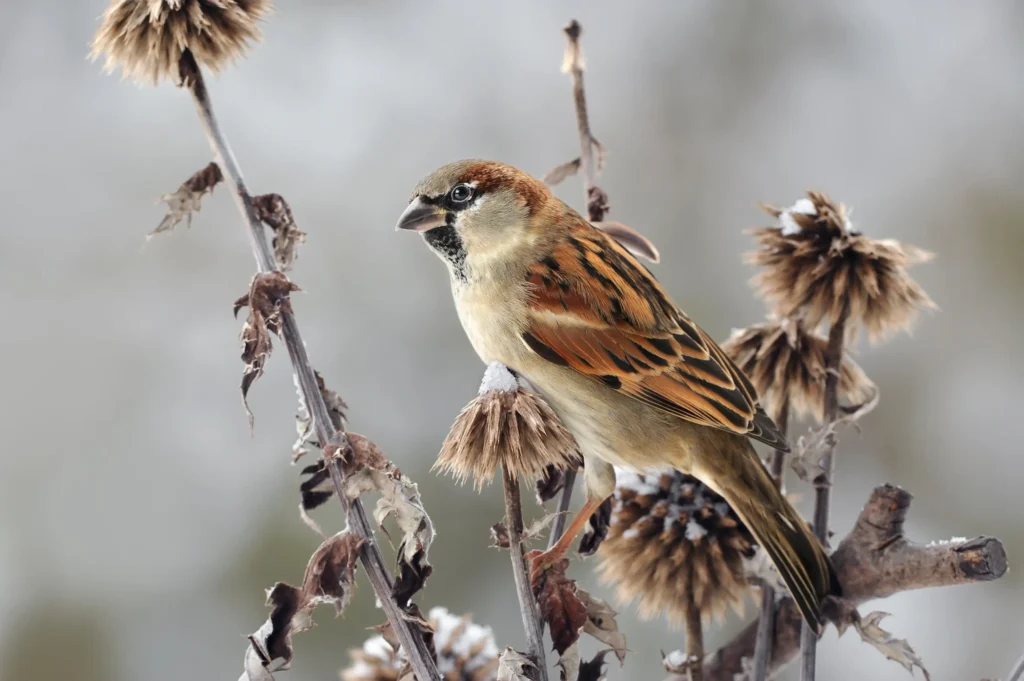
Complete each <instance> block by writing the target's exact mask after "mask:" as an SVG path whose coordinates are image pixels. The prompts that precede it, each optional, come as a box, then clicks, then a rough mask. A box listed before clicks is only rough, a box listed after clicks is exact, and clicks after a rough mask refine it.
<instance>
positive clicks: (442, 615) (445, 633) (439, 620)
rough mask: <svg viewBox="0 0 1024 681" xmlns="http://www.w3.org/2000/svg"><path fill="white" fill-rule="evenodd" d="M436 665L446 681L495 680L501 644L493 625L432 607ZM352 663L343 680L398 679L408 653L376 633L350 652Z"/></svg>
mask: <svg viewBox="0 0 1024 681" xmlns="http://www.w3.org/2000/svg"><path fill="white" fill-rule="evenodd" d="M430 627H431V629H433V630H434V648H435V649H436V651H437V667H438V670H439V671H440V672H441V674H442V675H443V676H444V680H445V681H494V679H496V678H497V671H498V647H497V645H496V644H495V643H494V636H493V634H492V633H491V629H490V627H481V626H480V625H478V624H473V622H472V620H471V619H470V617H469V616H468V615H466V616H465V617H457V616H456V615H453V614H451V613H449V612H448V611H447V610H446V609H444V608H434V609H433V610H431V611H430ZM349 654H350V655H351V657H352V664H351V665H349V666H348V667H347V668H346V669H343V670H342V672H341V681H398V679H399V678H400V674H401V673H402V670H403V668H404V667H405V664H406V661H405V655H404V654H403V653H402V652H401V650H399V651H397V652H396V650H395V648H394V647H393V646H392V645H391V644H390V643H388V642H387V640H385V638H384V637H383V636H374V637H373V638H371V639H369V640H367V641H366V643H364V644H363V647H362V648H360V649H358V650H352V651H350V653H349Z"/></svg>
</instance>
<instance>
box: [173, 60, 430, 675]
mask: <svg viewBox="0 0 1024 681" xmlns="http://www.w3.org/2000/svg"><path fill="white" fill-rule="evenodd" d="M179 73H180V76H181V79H182V81H183V84H184V87H186V88H187V89H188V90H189V92H191V94H192V99H193V100H194V102H195V105H196V111H197V112H198V114H199V120H200V122H201V123H202V126H203V132H205V133H206V138H207V140H208V141H209V143H210V148H211V149H212V151H213V156H214V160H215V161H216V162H217V164H218V165H219V166H220V168H221V170H222V171H223V173H224V177H225V178H226V179H227V181H228V182H229V183H230V185H231V191H232V196H234V198H235V203H236V204H237V206H238V210H239V211H240V212H241V213H242V217H243V219H244V220H245V223H246V226H247V227H248V230H247V233H248V235H249V244H250V245H251V246H252V251H253V255H254V256H255V257H256V267H257V270H258V271H259V272H261V273H266V272H272V271H274V270H276V269H277V265H276V263H275V262H274V254H273V251H272V250H271V248H270V244H269V243H268V242H267V239H266V235H265V233H264V230H263V225H262V224H261V223H260V221H259V218H258V217H257V216H256V212H255V210H254V209H253V203H252V196H251V195H250V194H249V191H248V189H247V188H246V186H245V180H244V179H243V178H242V171H241V169H240V168H239V166H238V162H237V161H236V160H235V156H234V153H233V152H232V151H231V147H230V145H229V144H228V141H227V138H226V137H225V135H224V132H223V131H222V130H221V128H220V125H219V124H218V122H217V118H216V116H215V115H214V113H213V103H212V101H211V99H210V94H209V92H208V91H207V89H206V83H205V82H204V80H203V74H202V71H201V70H200V68H199V65H198V64H197V63H196V60H195V58H194V57H193V56H192V53H191V52H190V51H188V50H185V52H184V53H183V54H182V56H181V61H180V62H179ZM281 337H282V338H283V339H284V343H285V346H286V347H287V348H288V356H289V358H290V359H291V362H292V369H293V370H294V371H295V375H296V376H297V377H298V382H299V387H300V388H301V390H302V396H303V399H304V400H305V403H306V406H307V407H308V409H309V414H310V417H311V418H312V420H313V425H314V427H315V429H316V434H317V438H318V440H319V441H320V442H321V443H323V444H324V445H325V446H326V445H327V444H328V443H331V444H335V445H337V446H338V448H339V451H341V452H346V451H348V450H349V445H348V438H347V437H346V434H345V432H344V431H338V430H336V429H335V428H334V424H333V423H331V419H330V416H329V412H328V410H327V405H326V404H325V403H324V400H323V396H322V395H321V394H320V389H319V387H318V386H317V382H316V375H315V374H314V372H313V367H312V365H311V364H310V361H309V356H308V354H307V353H306V345H305V343H304V342H303V340H302V335H301V334H300V333H299V325H298V322H297V321H296V319H295V314H294V313H293V312H292V310H291V309H290V308H288V307H282V309H281ZM329 467H330V473H331V479H332V481H333V482H334V486H335V490H336V492H337V495H338V500H339V501H340V502H341V505H342V507H343V508H344V509H345V512H346V513H347V515H348V519H349V522H350V523H351V525H352V527H353V529H354V530H355V531H356V533H357V534H358V535H359V536H360V537H362V538H363V539H364V540H365V542H364V543H363V546H362V549H361V550H360V552H359V554H360V555H359V557H360V560H361V561H362V564H363V567H364V568H365V569H366V572H367V575H368V576H369V579H370V584H371V585H372V586H373V590H374V593H376V595H377V598H378V600H379V601H380V603H381V607H382V608H383V610H384V612H385V614H386V615H387V618H388V621H389V622H390V623H391V626H392V627H393V628H394V630H395V633H396V635H397V636H398V640H399V642H400V643H401V646H402V648H403V649H404V650H405V653H406V655H407V657H408V659H409V662H410V664H411V665H412V668H413V670H414V672H415V673H416V677H417V678H418V679H421V680H423V681H442V677H441V674H440V673H439V672H438V670H437V665H436V664H435V663H434V658H433V655H432V652H431V651H430V650H429V649H428V648H427V645H426V642H425V641H424V640H423V636H422V635H421V634H420V633H418V632H416V631H414V630H413V628H412V625H411V624H410V623H409V622H408V621H407V620H406V619H405V617H404V614H403V612H402V609H401V608H400V607H399V605H398V603H397V602H396V601H395V598H394V596H392V594H391V587H392V585H393V584H394V582H393V580H392V577H391V575H390V574H389V573H388V570H387V567H386V565H385V562H384V556H383V554H382V553H381V551H380V546H379V545H378V544H377V541H376V539H375V538H374V536H373V529H372V526H371V525H370V522H369V518H368V517H367V515H366V510H365V509H364V508H363V505H362V503H361V502H360V501H359V499H354V500H352V501H350V502H349V501H347V500H346V497H345V493H344V479H343V477H344V476H343V474H342V471H341V466H340V462H339V460H338V459H337V458H335V459H333V460H331V461H330V462H329Z"/></svg>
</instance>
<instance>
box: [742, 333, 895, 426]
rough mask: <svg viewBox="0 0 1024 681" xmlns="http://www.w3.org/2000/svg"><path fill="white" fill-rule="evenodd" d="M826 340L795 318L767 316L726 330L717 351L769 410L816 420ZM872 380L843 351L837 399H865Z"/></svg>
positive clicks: (852, 401)
mask: <svg viewBox="0 0 1024 681" xmlns="http://www.w3.org/2000/svg"><path fill="white" fill-rule="evenodd" d="M827 347H828V339H827V338H825V337H824V336H822V335H821V334H819V333H817V332H814V331H810V330H809V329H808V328H807V327H806V326H805V325H804V324H803V322H801V321H800V320H799V319H788V318H784V319H781V320H779V319H776V318H774V317H773V318H769V319H768V321H766V322H764V323H762V324H755V325H753V326H750V327H747V328H745V329H736V330H734V331H733V332H732V335H731V336H730V337H729V340H727V341H726V342H725V343H723V344H722V349H723V350H725V352H726V353H727V354H728V355H729V356H730V357H731V358H732V359H733V361H735V362H736V365H737V366H739V368H740V369H741V370H742V371H743V373H745V374H746V375H747V377H749V378H750V380H751V381H752V382H753V384H754V388H756V389H757V393H758V395H759V396H760V397H761V399H762V400H763V402H764V405H765V407H766V408H767V410H768V413H769V414H775V415H778V414H779V413H780V411H781V410H782V409H784V408H785V407H786V406H787V405H788V406H789V408H791V409H792V410H793V411H794V412H795V413H797V414H799V415H800V416H804V417H806V416H813V417H814V418H815V419H817V420H818V422H819V423H820V422H821V421H822V419H823V418H824V408H825V350H826V348H827ZM876 391H877V388H876V387H875V384H874V383H873V382H872V381H871V379H870V378H868V376H867V374H865V373H864V370H863V369H861V368H860V366H858V365H857V363H856V362H854V361H853V359H852V358H851V357H850V355H849V354H848V353H844V355H843V361H842V363H841V364H840V367H839V398H840V399H841V400H844V401H846V402H847V403H848V404H851V405H859V404H864V403H866V402H868V401H869V400H870V399H871V398H872V397H873V396H874V395H875V393H876Z"/></svg>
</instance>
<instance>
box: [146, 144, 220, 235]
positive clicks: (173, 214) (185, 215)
mask: <svg viewBox="0 0 1024 681" xmlns="http://www.w3.org/2000/svg"><path fill="white" fill-rule="evenodd" d="M223 179H224V175H223V174H222V173H221V171H220V166H218V165H217V164H216V163H210V164H209V165H208V166H206V167H205V168H203V169H202V170H199V171H197V172H196V173H194V174H193V175H192V177H190V178H188V179H187V180H185V181H184V182H183V183H182V185H181V186H180V187H178V189H177V191H175V192H174V193H173V194H164V195H163V196H161V197H160V202H161V203H166V204H167V214H166V215H164V219H163V220H161V221H160V224H159V225H157V226H156V229H154V230H153V231H152V232H150V233H149V234H147V235H146V240H147V241H148V240H149V239H152V238H153V237H154V236H156V235H157V234H160V233H161V232H169V231H171V230H173V229H174V228H175V227H177V226H178V225H179V224H181V222H182V220H184V221H185V226H186V227H191V226H192V215H193V214H195V213H198V212H199V208H200V203H201V201H202V198H203V197H204V196H205V195H207V194H209V193H210V192H212V191H213V188H214V187H216V186H217V185H218V184H219V183H220V182H221V181H222V180H223Z"/></svg>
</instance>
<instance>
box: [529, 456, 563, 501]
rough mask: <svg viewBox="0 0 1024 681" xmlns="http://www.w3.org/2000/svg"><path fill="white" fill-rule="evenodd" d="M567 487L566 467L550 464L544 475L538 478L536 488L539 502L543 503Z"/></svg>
mask: <svg viewBox="0 0 1024 681" xmlns="http://www.w3.org/2000/svg"><path fill="white" fill-rule="evenodd" d="M563 487H565V469H564V468H559V467H558V466H555V465H554V464H548V466H547V468H546V469H545V470H544V475H542V476H540V477H539V478H537V482H536V484H535V485H534V490H535V491H536V493H537V503H538V504H543V503H544V502H546V501H550V500H551V499H554V498H555V495H556V494H558V493H559V492H561V491H562V488H563Z"/></svg>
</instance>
